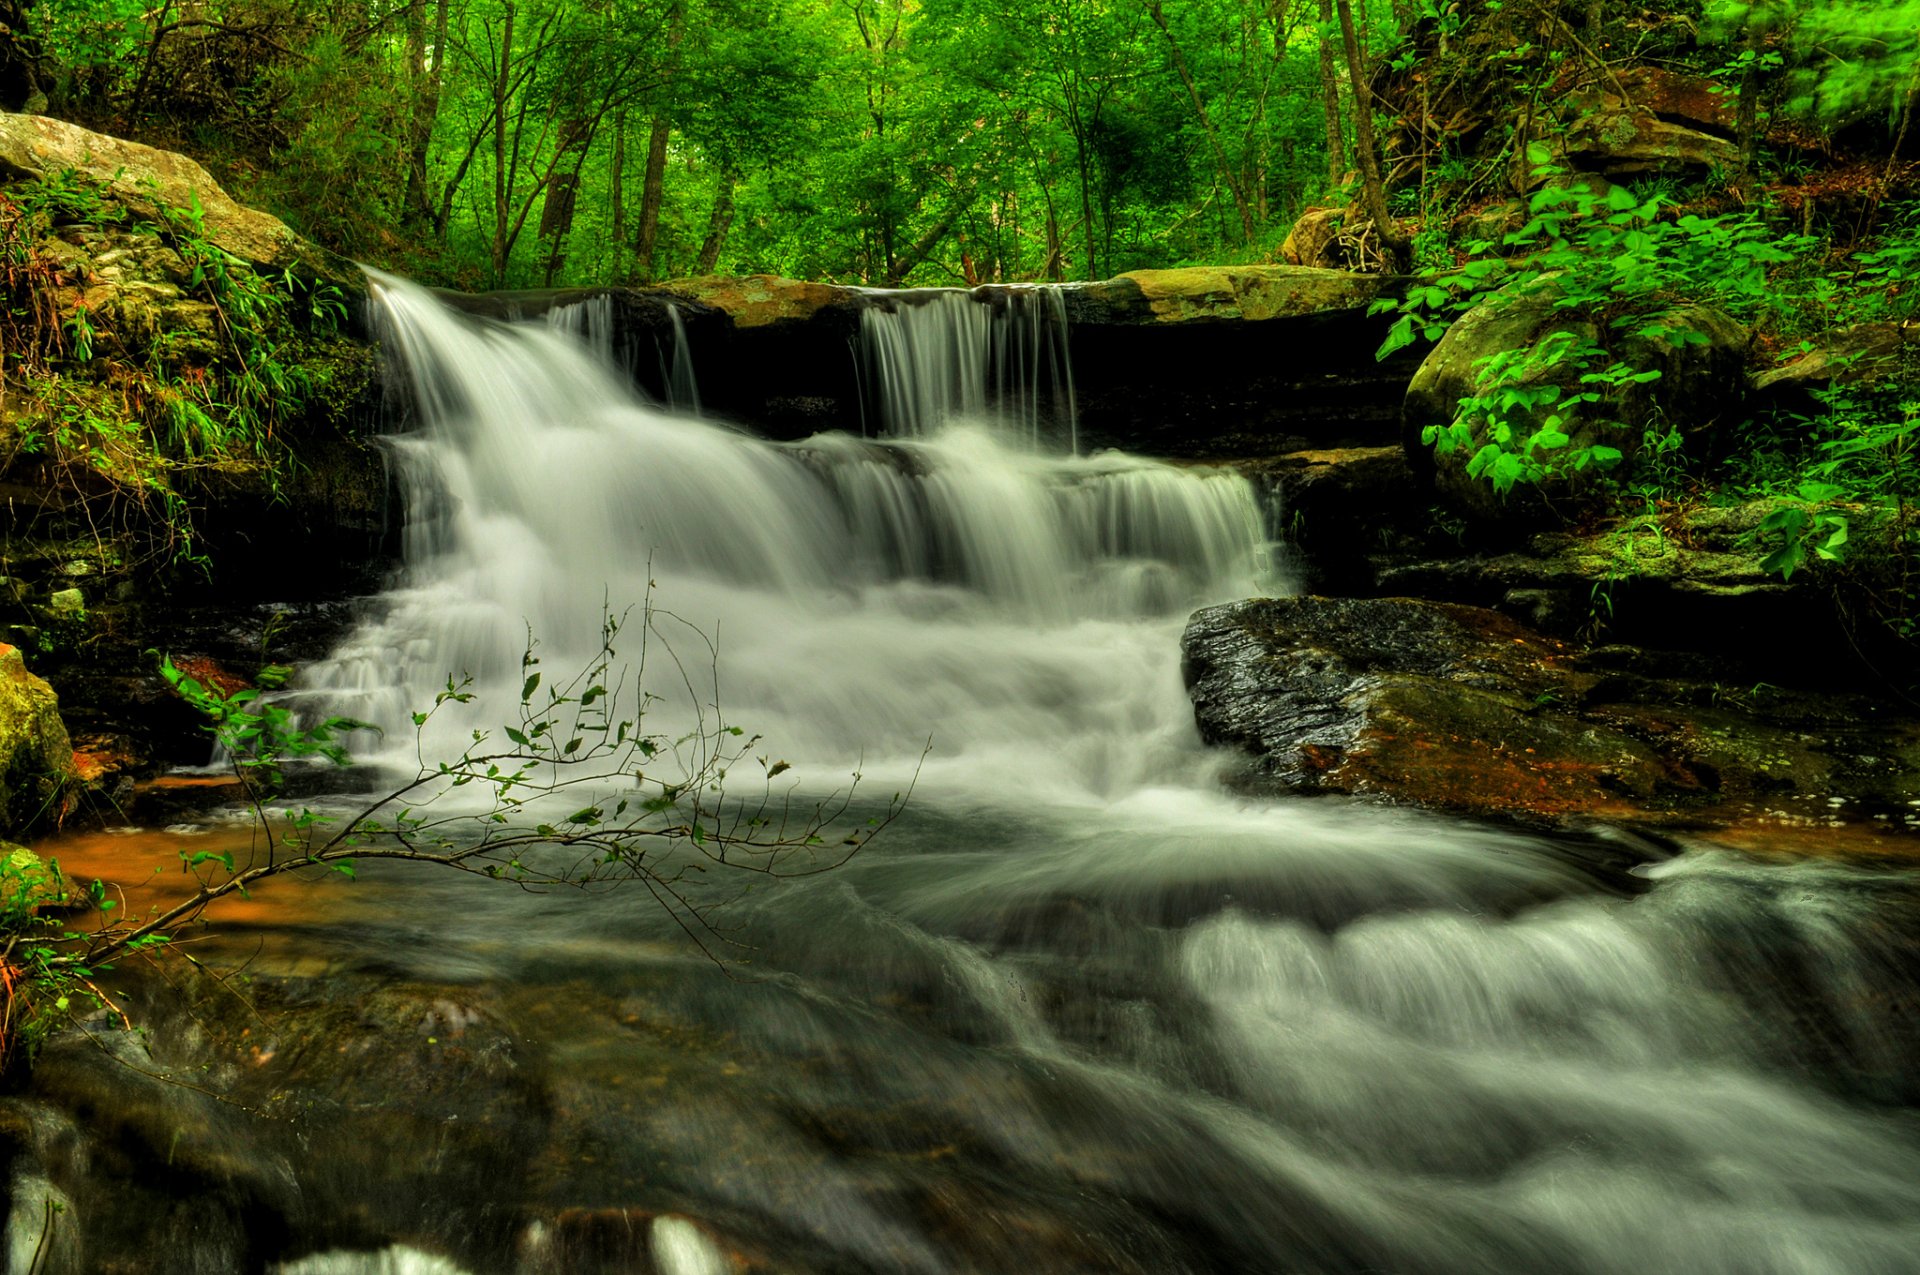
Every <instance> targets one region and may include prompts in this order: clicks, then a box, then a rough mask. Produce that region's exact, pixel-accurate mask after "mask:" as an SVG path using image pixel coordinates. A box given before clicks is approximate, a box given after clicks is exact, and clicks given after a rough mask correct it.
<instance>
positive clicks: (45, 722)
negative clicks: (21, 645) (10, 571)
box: [0, 644, 74, 833]
mask: <svg viewBox="0 0 1920 1275" xmlns="http://www.w3.org/2000/svg"><path fill="white" fill-rule="evenodd" d="M73 783H74V771H73V745H72V743H71V742H69V740H68V739H67V728H66V725H65V724H64V723H63V722H61V720H60V701H59V699H58V698H57V697H56V696H55V695H54V693H53V688H52V687H51V686H49V685H47V683H46V680H45V679H44V678H41V677H37V676H35V675H34V674H32V673H30V672H28V671H27V665H26V661H25V660H24V659H23V658H22V656H21V654H20V651H19V649H18V648H16V647H11V646H7V645H4V644H0V820H4V825H3V826H0V831H5V832H9V833H24V832H28V831H31V830H34V829H37V828H43V827H47V826H50V825H51V824H53V823H56V822H58V819H59V816H60V814H61V813H62V811H63V808H64V802H65V800H66V797H67V795H68V792H69V791H70V789H71V788H72V786H73Z"/></svg>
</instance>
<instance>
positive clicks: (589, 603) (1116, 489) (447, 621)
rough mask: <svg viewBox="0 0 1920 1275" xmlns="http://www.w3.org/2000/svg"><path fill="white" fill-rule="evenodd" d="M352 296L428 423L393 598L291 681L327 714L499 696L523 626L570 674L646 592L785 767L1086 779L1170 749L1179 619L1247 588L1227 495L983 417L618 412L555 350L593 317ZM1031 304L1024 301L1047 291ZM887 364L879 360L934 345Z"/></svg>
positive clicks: (505, 689) (977, 381) (1174, 734)
mask: <svg viewBox="0 0 1920 1275" xmlns="http://www.w3.org/2000/svg"><path fill="white" fill-rule="evenodd" d="M375 290H376V293H377V296H378V299H379V303H380V306H381V310H382V315H383V319H382V322H383V324H384V334H385V338H386V342H387V345H388V347H389V349H390V350H392V351H393V352H394V353H395V355H396V356H397V357H398V358H399V359H400V360H401V361H402V362H403V363H404V365H405V366H406V367H407V369H408V370H409V372H410V374H411V376H412V378H413V382H414V384H415V386H416V392H417V394H418V397H419V406H420V412H419V416H420V419H421V421H422V428H421V429H420V431H419V432H418V433H416V434H412V435H408V436H405V437H402V438H399V439H397V440H395V444H394V450H395V455H396V457H397V459H398V462H399V471H400V473H401V476H402V481H403V484H404V487H405V491H406V496H407V508H408V510H409V521H408V523H407V528H406V533H405V540H404V545H405V555H406V575H405V580H404V583H403V584H402V586H401V587H400V588H398V589H397V590H395V591H394V592H393V593H392V594H391V595H390V596H389V597H388V598H386V599H385V600H384V602H383V604H382V607H381V612H380V614H379V615H378V616H377V617H375V618H374V619H372V620H370V621H369V622H368V623H367V624H366V625H364V626H363V627H362V628H361V629H360V630H359V631H358V632H357V633H356V634H355V635H354V636H353V637H352V638H351V639H350V640H349V642H347V643H346V644H345V645H344V646H343V647H342V649H341V650H340V651H339V652H338V653H337V654H336V656H335V658H334V659H333V660H332V661H329V662H328V663H326V664H324V665H322V666H319V667H317V668H315V669H313V670H311V671H310V678H309V681H310V684H311V685H312V686H314V687H315V688H316V689H319V690H321V691H323V692H324V693H326V694H328V695H329V696H330V697H331V698H332V699H333V700H334V702H335V703H337V704H339V705H340V706H341V707H343V708H345V709H346V710H348V711H351V712H354V713H355V714H356V715H358V716H362V717H365V718H367V719H369V720H372V721H375V722H378V723H380V724H382V725H383V726H387V727H389V728H390V729H392V728H395V727H401V726H404V725H405V723H406V722H407V721H408V718H409V715H410V713H411V712H412V711H413V710H414V709H417V708H419V707H420V706H421V705H423V704H425V703H428V702H431V700H432V696H433V694H434V692H435V691H436V690H438V689H439V688H441V687H442V686H444V684H445V681H446V678H447V675H448V674H449V673H450V672H451V673H466V674H471V675H472V676H473V677H474V678H475V679H476V682H477V684H478V685H479V687H480V689H481V693H482V701H483V703H490V704H492V705H494V706H495V707H496V708H502V707H506V706H510V705H512V704H513V703H514V702H515V700H514V694H515V688H516V687H517V679H518V674H519V668H520V665H519V659H520V655H521V653H522V646H523V643H524V641H525V639H526V636H527V634H528V632H529V630H531V631H532V632H533V633H534V634H535V635H536V636H537V637H538V639H539V640H540V642H541V643H542V644H543V648H544V649H545V650H546V651H547V652H549V653H550V657H551V658H550V659H549V665H550V666H551V665H552V664H554V663H556V662H557V661H559V660H564V659H567V658H584V657H585V656H586V655H588V654H590V653H591V651H592V650H593V648H594V643H595V642H596V641H597V636H598V630H599V607H600V604H601V601H602V599H603V598H604V599H607V600H609V601H610V603H611V605H612V606H613V607H614V608H615V609H619V608H621V607H623V606H627V605H632V604H636V603H638V602H640V601H641V600H642V599H643V598H645V597H646V596H647V594H648V592H649V586H650V584H654V585H657V590H656V592H655V600H656V601H657V602H658V603H660V604H661V605H662V606H664V607H667V608H670V609H671V610H672V611H674V612H675V613H676V614H678V615H680V616H684V617H686V618H687V619H689V620H690V621H691V622H692V623H693V624H694V626H695V627H697V628H699V629H701V630H702V631H703V632H706V633H708V634H709V635H710V636H713V637H716V638H717V640H718V644H719V648H720V656H719V669H718V672H719V675H720V680H721V684H722V686H723V687H724V688H725V691H726V693H727V697H728V700H729V703H730V704H731V705H732V712H733V715H734V716H735V717H736V718H744V719H747V720H748V721H749V722H750V724H751V726H752V727H753V729H754V730H756V731H760V732H764V733H767V734H769V735H770V736H774V737H777V738H778V739H779V740H780V746H781V747H783V748H787V749H790V750H792V752H793V754H794V760H795V761H796V763H797V762H798V761H799V758H800V756H801V755H810V756H813V757H817V758H821V759H823V760H824V759H830V760H834V761H842V762H843V761H847V760H849V759H857V758H860V757H862V756H864V757H865V758H866V759H867V760H868V769H869V770H872V769H873V768H874V764H875V763H876V754H878V757H877V762H878V764H879V765H880V766H881V767H882V768H884V767H885V766H886V765H887V764H888V762H889V761H891V762H893V763H897V764H900V765H905V764H907V763H908V762H909V761H910V760H911V759H917V757H918V756H919V753H920V751H921V748H922V747H923V746H924V744H925V741H926V739H927V738H928V736H929V735H932V736H933V737H934V741H935V743H934V746H935V750H936V753H935V755H936V758H945V759H951V760H952V761H953V762H954V768H955V774H956V775H958V774H960V773H962V772H963V771H969V768H970V773H971V775H972V779H971V780H970V781H969V782H971V783H973V784H976V785H977V784H985V783H990V782H993V781H994V780H995V777H996V776H1003V775H1013V774H1023V773H1024V774H1027V775H1028V776H1029V777H1031V776H1036V775H1045V776H1051V781H1052V782H1057V783H1059V784H1061V785H1063V786H1064V787H1065V788H1066V789H1068V790H1072V791H1080V792H1109V791H1117V790H1119V788H1120V787H1124V786H1125V785H1126V784H1128V783H1133V782H1138V781H1139V780H1140V779H1142V778H1143V777H1144V776H1145V774H1146V773H1147V768H1149V767H1151V766H1153V765H1156V764H1160V763H1162V762H1165V761H1166V760H1167V757H1168V755H1169V752H1170V751H1172V752H1179V753H1181V754H1182V755H1186V754H1190V753H1191V749H1190V747H1189V745H1190V741H1191V736H1192V725H1191V712H1190V709H1189V708H1188V706H1187V704H1186V701H1185V696H1184V693H1183V692H1182V690H1181V687H1180V685H1179V681H1178V673H1177V668H1176V667H1175V665H1174V664H1173V663H1172V662H1171V661H1170V660H1169V659H1168V658H1167V657H1166V655H1165V652H1169V651H1171V650H1172V649H1173V648H1172V631H1173V629H1174V628H1175V627H1177V625H1178V624H1179V622H1180V621H1181V619H1182V618H1183V617H1184V616H1185V615H1186V614H1187V613H1188V611H1190V610H1191V609H1192V608H1193V607H1194V606H1196V605H1199V604H1201V603H1204V602H1208V601H1212V600H1217V599H1221V598H1228V597H1235V596H1241V595H1244V594H1246V593H1249V592H1253V591H1255V590H1256V589H1257V586H1258V579H1259V576H1260V572H1261V571H1262V570H1263V569H1264V566H1265V560H1264V544H1263V531H1262V519H1261V515H1260V511H1259V508H1258V504H1257V502H1256V500H1255V495H1254V492H1253V490H1252V488H1251V486H1250V485H1249V484H1248V482H1247V481H1246V480H1245V479H1243V478H1241V477H1239V476H1237V475H1235V474H1232V473H1228V472H1224V471H1216V470H1209V469H1203V468H1176V467H1173V466H1168V465H1161V464H1157V463H1153V462H1149V461H1144V460H1139V459H1135V458H1131V457H1125V456H1120V455H1117V454H1112V453H1107V454H1103V455H1100V456H1097V457H1075V456H1060V455H1048V454H1045V453H1042V452H1039V451H1035V450H1031V449H1029V448H1028V447H1026V446H1024V445H1022V446H1009V444H1008V442H1007V441H1006V440H1005V439H1004V437H1003V435H1002V434H1001V433H1000V432H999V431H998V430H996V429H995V428H993V427H992V426H990V425H986V424H981V423H955V424H949V425H946V426H944V427H940V428H935V426H934V422H933V420H932V414H933V413H932V408H931V407H930V406H929V408H928V410H927V411H926V412H925V413H923V414H922V415H921V416H919V417H917V418H916V419H917V420H918V421H919V422H920V424H921V425H922V426H923V428H922V429H921V430H919V432H917V433H916V434H915V436H913V437H910V438H904V439H898V440H889V441H884V442H882V441H875V440H863V439H860V438H857V437H853V436H850V435H847V434H827V435H822V436H819V437H816V438H813V439H810V440H807V441H806V442H803V443H798V444H787V445H781V444H774V443H769V442H766V441H763V440H759V439H756V438H752V437H749V436H747V435H745V434H742V433H739V432H736V431H733V430H730V429H726V428H722V427H720V426H717V425H714V424H710V423H705V422H701V421H697V420H692V419H688V418H686V417H683V416H677V415H673V414H670V413H666V412H663V411H660V410H658V409H656V408H653V407H651V406H649V405H647V404H645V403H643V402H641V401H639V400H638V399H637V398H636V397H635V396H634V394H633V392H632V391H631V390H630V389H628V388H627V387H626V385H625V384H624V383H623V382H622V380H621V378H619V377H618V375H617V374H616V373H615V372H614V371H613V370H612V369H611V368H610V367H609V366H608V365H607V363H606V362H605V361H604V360H602V359H600V358H598V357H597V356H596V354H595V353H594V349H595V347H594V346H591V345H588V344H585V343H583V342H582V341H580V340H578V339H576V338H575V337H574V335H573V333H575V332H578V331H582V330H584V331H585V332H587V333H588V334H591V333H592V322H591V312H590V311H589V312H584V313H585V316H586V317H585V318H584V319H581V320H576V319H574V318H569V319H567V320H564V321H560V320H551V321H549V323H548V324H546V325H544V326H539V325H505V324H498V323H488V322H483V321H476V320H474V319H471V318H468V317H466V316H462V315H459V314H456V313H454V312H453V311H451V310H449V309H447V308H446V307H444V306H442V305H441V304H439V303H438V302H437V301H435V300H434V299H433V298H432V297H430V296H429V295H427V294H425V293H423V292H422V291H420V290H419V289H417V288H414V287H412V286H411V285H408V284H405V283H402V282H401V281H399V280H396V279H392V278H388V277H384V276H376V278H375ZM1024 300H1025V301H1031V302H1033V303H1034V306H1035V307H1036V308H1033V309H1032V310H1031V313H1038V312H1039V309H1038V307H1040V306H1041V304H1042V298H1041V294H1038V293H1029V294H1025V295H1024ZM956 307H966V308H967V310H966V313H967V314H968V315H970V316H972V315H975V314H976V312H977V317H978V318H979V319H980V323H979V325H978V326H977V328H976V331H977V332H978V333H979V335H980V337H981V340H982V341H983V342H985V343H986V345H985V348H986V349H988V350H990V351H997V352H995V353H993V354H992V357H991V358H990V359H988V360H987V366H988V367H989V368H1007V367H1015V366H1019V367H1031V366H1032V365H1033V363H1034V361H1035V360H1036V359H1038V358H1040V357H1041V354H1042V353H1044V350H1043V345H1044V343H1043V342H1040V340H1039V338H1038V337H1037V336H1036V335H1035V333H1036V332H1038V331H1039V329H1038V328H1036V327H1033V326H1032V325H1028V326H1026V327H1022V326H1020V325H1017V324H1016V325H1012V326H1011V327H1009V329H1008V331H1007V332H1006V333H1003V334H1001V335H1000V336H997V337H996V336H991V334H990V332H989V328H988V326H987V324H986V322H985V319H986V315H987V308H986V307H985V306H984V305H980V304H979V303H977V302H976V301H974V300H972V299H969V298H968V297H966V296H964V295H960V294H956V295H954V296H953V297H950V298H943V299H942V301H941V302H940V303H939V304H938V305H937V306H935V307H930V308H923V309H916V310H911V311H910V313H913V314H922V315H924V314H946V313H949V312H957V311H956ZM1017 312H1018V311H1016V313H1017ZM892 317H894V318H899V317H900V316H892ZM1023 343H1024V344H1023ZM882 348H885V349H887V350H889V351H891V355H890V357H892V358H894V361H893V362H890V363H888V364H887V365H888V366H892V367H896V369H898V368H901V367H904V366H905V364H903V363H900V362H899V361H898V360H901V359H907V358H908V357H909V355H912V354H913V353H914V351H916V350H918V351H920V352H921V353H925V351H926V349H927V348H929V347H926V346H924V345H919V346H916V345H915V344H914V343H913V341H910V340H909V341H902V342H898V343H895V344H892V345H888V344H886V343H884V342H883V343H882ZM1008 351H1014V352H1017V353H1018V360H1016V359H1014V358H1013V355H1012V354H1010V353H1008ZM950 352H951V351H950ZM1020 360H1024V362H1021V361H1020ZM977 373H978V369H975V375H974V378H973V381H972V384H974V386H975V388H976V389H978V388H980V387H982V386H984V384H985V383H986V382H985V379H984V378H982V377H981V376H979V375H978V374H977ZM996 375H997V373H996ZM955 384H956V385H957V384H958V379H956V380H955ZM904 390H905V387H903V393H904ZM971 392H972V391H969V393H971ZM956 393H958V391H957V390H956ZM909 397H910V396H909ZM1031 399H1032V396H1031V395H1028V396H1027V397H1026V398H1025V399H1022V398H1020V397H1019V396H1017V395H1016V396H1014V399H1013V401H1014V402H1015V403H1016V404H1018V403H1023V402H1031ZM967 401H973V400H971V399H969V400H967ZM1022 410H1024V408H1023V409H1022ZM1156 651H1157V652H1160V653H1159V654H1155V653H1154V652H1156ZM1103 661H1104V662H1110V663H1109V666H1106V667H1102V662H1103ZM1147 668H1151V669H1152V670H1153V671H1152V673H1151V675H1143V673H1142V670H1145V669H1147ZM1136 735H1137V736H1138V737H1139V741H1140V743H1141V744H1142V745H1143V746H1141V747H1137V748H1129V747H1118V746H1117V745H1118V744H1119V743H1120V741H1122V740H1126V739H1128V738H1129V737H1130V736H1136ZM443 742H445V743H449V744H450V743H452V742H453V741H452V740H451V739H449V740H447V741H443ZM961 758H968V759H970V760H969V761H968V762H967V763H965V764H964V765H962V764H961V762H960V759H961ZM938 764H939V763H938V762H936V767H937V766H938ZM1182 764H1183V765H1187V764H1191V757H1188V758H1187V761H1185V762H1183V763H1182Z"/></svg>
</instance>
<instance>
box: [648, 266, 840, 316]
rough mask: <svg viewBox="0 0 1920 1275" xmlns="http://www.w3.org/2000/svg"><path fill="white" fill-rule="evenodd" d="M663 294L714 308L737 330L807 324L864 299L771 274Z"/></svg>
mask: <svg viewBox="0 0 1920 1275" xmlns="http://www.w3.org/2000/svg"><path fill="white" fill-rule="evenodd" d="M660 290H661V291H663V292H667V293H671V294H673V295H675V296H679V297H685V298H686V299H687V300H689V301H695V302H698V303H699V304H701V305H703V306H710V307H712V308H713V309H715V310H718V311H720V312H721V313H723V314H725V315H727V316H728V317H729V318H731V319H732V320H733V326H734V327H736V328H761V327H767V326H769V325H771V324H780V323H805V322H807V321H808V320H810V319H812V318H814V317H816V316H817V315H818V314H819V313H820V312H821V311H822V310H824V309H826V308H827V307H829V306H844V305H851V304H855V303H856V302H857V299H858V297H859V296H860V290H859V289H857V288H842V287H837V286H835V285H833V284H827V283H808V282H805V281H803V280H799V279H783V278H781V277H779V276H778V275H770V274H755V275H744V276H740V277H738V278H735V277H730V276H724V275H709V276H705V277H703V278H699V279H676V280H674V281H673V282H671V283H667V284H663V285H662V286H661V289H660Z"/></svg>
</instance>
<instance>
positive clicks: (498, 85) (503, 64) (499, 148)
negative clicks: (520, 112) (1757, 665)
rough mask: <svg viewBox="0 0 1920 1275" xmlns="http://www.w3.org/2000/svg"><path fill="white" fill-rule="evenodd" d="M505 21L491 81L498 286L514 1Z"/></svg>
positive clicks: (505, 209) (508, 3)
mask: <svg viewBox="0 0 1920 1275" xmlns="http://www.w3.org/2000/svg"><path fill="white" fill-rule="evenodd" d="M500 9H501V12H502V14H503V15H504V16H505V22H504V23H503V24H502V28H501V34H500V66H499V71H498V74H497V75H495V77H494V81H493V244H492V253H491V254H490V262H491V264H492V266H493V282H494V285H495V286H496V287H497V286H498V285H500V284H501V283H504V282H505V281H506V277H507V222H508V217H509V214H510V212H511V211H512V210H511V208H510V206H509V203H508V194H509V192H508V190H507V97H508V85H509V84H510V83H511V80H510V78H509V72H510V70H511V68H512V66H513V19H514V6H513V0H504V3H502V4H501V6H500Z"/></svg>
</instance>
